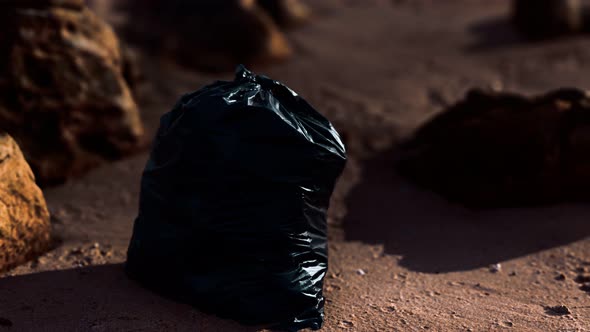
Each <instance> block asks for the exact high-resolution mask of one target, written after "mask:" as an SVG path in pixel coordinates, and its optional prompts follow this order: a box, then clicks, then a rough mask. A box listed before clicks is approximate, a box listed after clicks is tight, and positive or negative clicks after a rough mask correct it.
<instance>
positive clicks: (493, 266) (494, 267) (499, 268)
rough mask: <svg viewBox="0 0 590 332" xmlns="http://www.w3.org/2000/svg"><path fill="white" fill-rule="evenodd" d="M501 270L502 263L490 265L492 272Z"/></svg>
mask: <svg viewBox="0 0 590 332" xmlns="http://www.w3.org/2000/svg"><path fill="white" fill-rule="evenodd" d="M500 271H502V265H501V264H493V265H490V272H492V273H498V272H500Z"/></svg>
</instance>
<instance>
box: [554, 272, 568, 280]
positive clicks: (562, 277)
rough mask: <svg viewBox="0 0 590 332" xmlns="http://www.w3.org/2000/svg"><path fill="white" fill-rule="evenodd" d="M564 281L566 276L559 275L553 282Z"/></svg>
mask: <svg viewBox="0 0 590 332" xmlns="http://www.w3.org/2000/svg"><path fill="white" fill-rule="evenodd" d="M565 279H566V276H565V274H563V273H560V274H558V275H557V276H556V277H555V280H558V281H564V280H565Z"/></svg>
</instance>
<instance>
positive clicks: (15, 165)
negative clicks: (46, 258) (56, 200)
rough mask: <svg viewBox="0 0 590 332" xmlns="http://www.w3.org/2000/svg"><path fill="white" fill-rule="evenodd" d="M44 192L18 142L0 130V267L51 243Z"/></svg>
mask: <svg viewBox="0 0 590 332" xmlns="http://www.w3.org/2000/svg"><path fill="white" fill-rule="evenodd" d="M50 230H51V227H50V224H49V212H48V211H47V206H46V205H45V199H44V198H43V193H42V192H41V190H40V189H39V187H37V185H36V184H35V178H34V176H33V173H32V172H31V169H30V168H29V165H28V164H27V162H26V161H25V159H24V158H23V155H22V153H21V151H20V149H19V147H18V145H17V144H16V142H15V141H14V140H13V139H12V138H11V137H10V136H8V135H6V134H0V271H4V270H7V269H9V268H11V267H14V266H16V265H18V264H20V263H23V262H25V261H27V260H30V259H32V258H34V257H35V256H36V255H38V254H40V253H42V252H43V251H45V250H47V249H49V246H50Z"/></svg>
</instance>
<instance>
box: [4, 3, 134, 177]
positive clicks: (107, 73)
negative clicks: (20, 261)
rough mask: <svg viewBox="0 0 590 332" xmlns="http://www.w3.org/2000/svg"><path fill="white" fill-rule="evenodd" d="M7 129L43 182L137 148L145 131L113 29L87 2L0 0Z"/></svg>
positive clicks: (79, 171)
mask: <svg viewBox="0 0 590 332" xmlns="http://www.w3.org/2000/svg"><path fill="white" fill-rule="evenodd" d="M0 6H1V10H0V131H4V132H8V133H9V134H11V135H12V136H13V137H14V139H15V140H16V141H17V142H18V144H19V145H20V147H21V148H22V150H23V152H24V154H25V156H26V159H27V161H28V162H29V164H30V165H31V167H32V169H33V171H34V172H35V174H36V176H37V179H38V180H39V182H40V183H55V182H60V181H63V180H64V179H65V178H66V177H68V176H70V175H77V174H80V173H82V172H84V171H86V170H88V169H89V168H91V167H94V166H95V165H97V164H98V163H100V162H101V161H103V160H104V159H116V158H119V157H121V156H123V155H125V154H126V153H129V152H130V151H132V150H134V149H136V148H137V146H138V144H140V142H141V137H142V133H143V130H142V125H141V122H140V117H139V112H138V110H137V106H136V104H135V102H134V100H133V98H132V96H131V93H130V91H129V88H128V86H127V84H126V82H125V80H124V78H123V69H122V59H121V54H120V50H119V43H118V41H117V38H116V36H115V34H114V33H113V31H112V29H111V28H110V27H109V26H108V25H107V24H105V23H104V22H103V21H101V20H100V19H98V18H97V17H96V16H95V15H94V14H93V13H92V12H91V11H90V10H88V9H87V8H86V7H84V6H83V5H82V4H81V0H79V1H77V0H41V1H21V0H19V1H12V0H9V1H7V0H0Z"/></svg>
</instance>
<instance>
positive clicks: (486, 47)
mask: <svg viewBox="0 0 590 332" xmlns="http://www.w3.org/2000/svg"><path fill="white" fill-rule="evenodd" d="M469 31H470V32H471V33H472V34H473V35H474V36H475V37H476V41H475V42H474V43H473V44H470V45H468V46H467V47H466V51H467V52H486V51H491V50H494V49H499V48H504V47H510V46H514V45H516V44H521V43H526V42H530V41H528V40H527V39H526V38H524V37H523V36H522V35H521V34H520V33H519V32H518V31H517V30H516V28H515V26H514V25H513V24H512V22H511V21H510V17H494V18H491V19H488V20H485V21H481V22H478V23H476V24H473V25H471V26H470V27H469Z"/></svg>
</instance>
